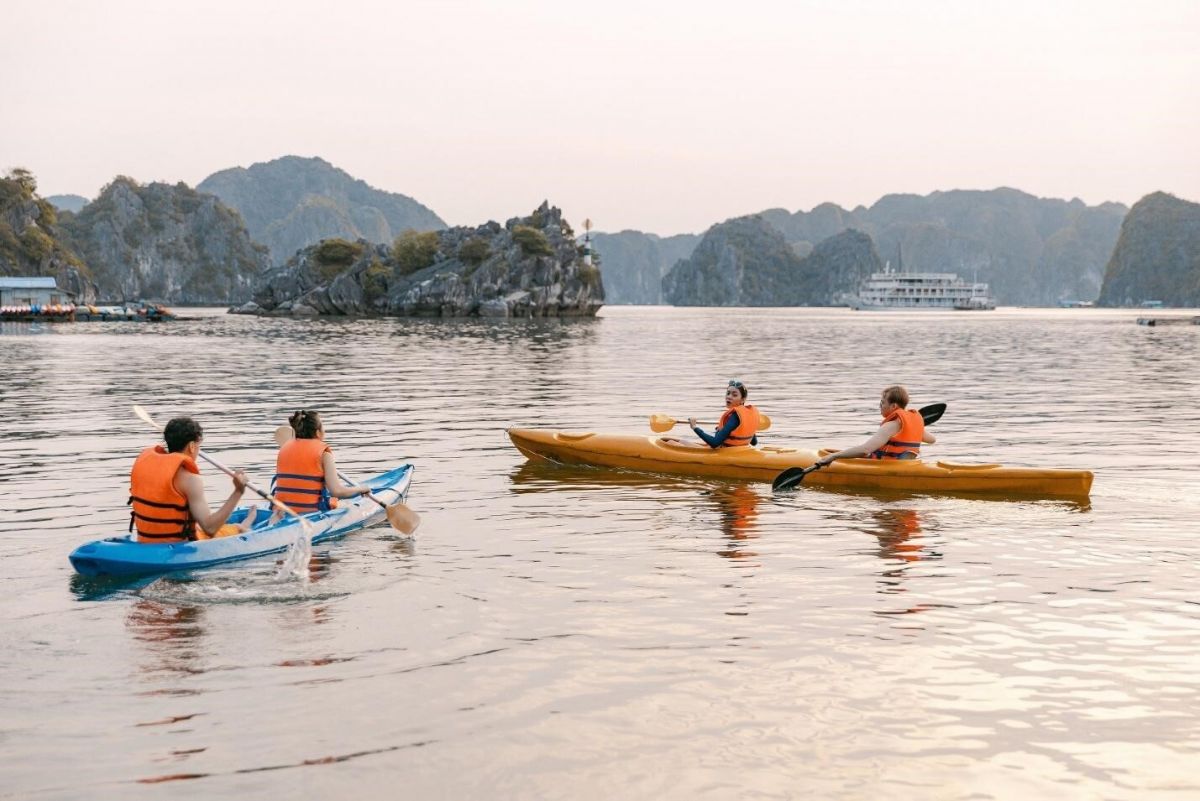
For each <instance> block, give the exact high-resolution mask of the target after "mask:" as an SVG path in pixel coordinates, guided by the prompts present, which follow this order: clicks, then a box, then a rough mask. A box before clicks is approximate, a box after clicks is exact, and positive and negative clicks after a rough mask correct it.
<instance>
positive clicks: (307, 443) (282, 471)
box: [271, 410, 371, 514]
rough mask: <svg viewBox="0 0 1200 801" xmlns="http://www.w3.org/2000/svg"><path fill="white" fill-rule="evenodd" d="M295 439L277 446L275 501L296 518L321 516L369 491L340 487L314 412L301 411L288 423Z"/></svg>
mask: <svg viewBox="0 0 1200 801" xmlns="http://www.w3.org/2000/svg"><path fill="white" fill-rule="evenodd" d="M288 424H289V425H291V427H292V431H294V432H295V434H296V436H295V438H294V439H291V440H288V441H287V442H285V443H283V444H282V445H280V446H279V454H278V456H277V457H276V459H275V478H274V479H273V480H272V482H271V489H272V491H273V492H274V494H275V497H276V498H278V499H279V500H281V501H283V502H284V503H285V504H287V505H288V506H290V507H292V509H295V510H296V511H297V512H299V513H300V514H305V513H307V512H323V511H328V510H329V509H333V508H335V507H336V506H337V499H338V498H353V497H355V496H358V495H366V494H367V493H368V492H370V491H371V489H370V487H365V486H354V487H346V486H343V485H342V482H341V480H340V479H338V475H337V464H336V462H335V461H334V458H333V451H332V450H330V448H329V446H328V445H326V444H325V427H324V426H323V425H322V424H321V416H320V415H319V414H317V413H316V412H310V411H306V410H301V411H298V412H296V413H295V414H293V415H292V416H291V417H290V418H289V419H288Z"/></svg>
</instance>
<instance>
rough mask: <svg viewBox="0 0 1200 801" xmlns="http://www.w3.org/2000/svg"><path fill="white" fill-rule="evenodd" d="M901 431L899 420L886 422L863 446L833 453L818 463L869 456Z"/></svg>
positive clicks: (830, 462)
mask: <svg viewBox="0 0 1200 801" xmlns="http://www.w3.org/2000/svg"><path fill="white" fill-rule="evenodd" d="M899 430H900V421H899V420H891V421H889V422H886V423H884V424H883V425H881V426H880V427H879V430H878V431H876V432H875V433H874V434H872V435H871V438H870V439H868V440H867V441H866V442H864V443H863V444H861V445H855V446H854V447H853V448H846V449H845V450H844V451H838V452H837V453H831V454H829V455H828V456H822V457H821V458H820V459H818V460H817V463H818V464H822V465H828V464H832V463H833V462H835V461H837V460H838V459H855V458H860V457H863V456H868V455H870V454H872V453H874V452H875V451H877V450H879V449H880V448H882V447H883V446H884V445H886V444H887V441H888V440H889V439H891V438H892V437H894V436H896V433H897V432H898V431H899Z"/></svg>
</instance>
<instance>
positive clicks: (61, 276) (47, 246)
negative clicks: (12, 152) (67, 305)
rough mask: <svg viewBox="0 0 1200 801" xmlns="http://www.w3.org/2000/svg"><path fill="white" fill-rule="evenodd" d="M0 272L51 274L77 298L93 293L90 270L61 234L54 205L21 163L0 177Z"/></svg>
mask: <svg viewBox="0 0 1200 801" xmlns="http://www.w3.org/2000/svg"><path fill="white" fill-rule="evenodd" d="M67 216H69V215H67ZM0 275H6V276H51V277H53V278H54V279H55V281H56V282H57V283H58V286H59V287H60V288H61V289H65V290H67V291H69V292H74V293H75V295H76V299H77V300H79V301H80V302H87V301H90V300H94V299H95V287H94V286H93V285H92V284H91V282H90V278H91V274H90V271H89V270H88V268H87V266H86V265H85V264H84V262H83V260H82V259H81V258H80V257H79V254H78V253H76V252H75V249H74V248H73V247H72V246H71V243H70V241H69V239H68V238H67V237H66V236H65V234H64V232H63V230H62V227H61V225H60V223H59V214H58V212H57V210H56V209H55V207H54V205H53V204H51V203H50V202H49V201H48V200H46V199H44V198H42V197H39V196H38V194H37V179H36V178H34V176H33V174H32V173H31V172H29V171H28V170H25V169H20V168H17V169H14V170H12V171H10V172H9V173H8V174H7V175H6V176H4V177H2V178H0Z"/></svg>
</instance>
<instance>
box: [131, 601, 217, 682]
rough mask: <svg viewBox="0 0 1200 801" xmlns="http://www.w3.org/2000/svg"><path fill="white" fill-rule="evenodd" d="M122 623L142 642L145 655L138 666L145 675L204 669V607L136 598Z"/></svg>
mask: <svg viewBox="0 0 1200 801" xmlns="http://www.w3.org/2000/svg"><path fill="white" fill-rule="evenodd" d="M125 624H126V626H127V627H128V628H129V631H130V633H131V634H132V635H133V639H134V640H136V641H137V642H140V643H143V644H144V645H145V653H146V656H147V657H148V659H147V660H146V662H145V663H144V664H142V665H141V666H140V667H139V670H140V671H141V672H142V673H145V674H147V675H154V674H162V673H182V674H186V675H191V674H195V673H203V672H204V670H203V667H202V665H201V664H200V663H201V662H202V660H203V656H204V654H203V649H202V648H201V647H200V639H201V638H202V637H203V635H204V608H203V607H202V606H199V605H196V604H174V603H164V602H161V601H154V600H150V599H148V598H136V599H135V600H134V602H133V604H132V605H131V606H130V608H129V614H128V615H127V616H126V619H125Z"/></svg>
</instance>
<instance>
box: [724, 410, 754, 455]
mask: <svg viewBox="0 0 1200 801" xmlns="http://www.w3.org/2000/svg"><path fill="white" fill-rule="evenodd" d="M734 412H737V416H738V427H737V428H735V429H733V431H732V433H730V435H729V436H728V437H726V438H725V441H724V442H722V443H721V447H723V448H731V447H733V446H735V445H749V444H750V440H752V439H754V435H755V434H756V433H758V409H755V408H754V407H753V406H751V405H750V404H748V403H746V404H743V405H741V406H734V407H733V408H732V409H726V410H725V414H723V415H721V419H720V421H718V422H717V430H718V431H720V430H721V429H722V428H724V427H725V424H726V423H727V422H729V416H730V415H732V414H733V413H734Z"/></svg>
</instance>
